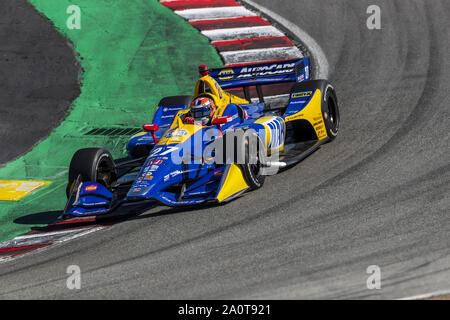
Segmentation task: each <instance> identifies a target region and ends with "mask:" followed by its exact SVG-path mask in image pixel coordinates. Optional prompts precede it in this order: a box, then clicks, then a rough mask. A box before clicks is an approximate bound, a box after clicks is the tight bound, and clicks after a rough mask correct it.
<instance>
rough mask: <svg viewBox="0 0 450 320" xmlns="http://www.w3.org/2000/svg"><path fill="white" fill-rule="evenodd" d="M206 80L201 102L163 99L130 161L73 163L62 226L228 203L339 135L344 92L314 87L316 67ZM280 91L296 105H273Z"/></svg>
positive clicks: (245, 69) (104, 157)
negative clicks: (137, 211)
mask: <svg viewBox="0 0 450 320" xmlns="http://www.w3.org/2000/svg"><path fill="white" fill-rule="evenodd" d="M199 71H200V78H199V79H198V81H197V84H196V86H195V91H194V96H171V97H166V98H163V99H162V100H161V101H160V103H159V104H158V107H157V109H156V112H155V114H154V117H153V121H152V123H149V124H144V125H143V130H144V131H143V132H141V133H138V134H136V135H134V136H133V137H131V138H130V139H129V141H128V143H127V151H128V153H129V156H128V158H127V159H125V160H120V161H117V160H116V161H115V160H114V159H113V158H112V156H111V154H110V153H109V152H108V151H107V150H105V149H101V148H87V149H81V150H78V151H77V152H76V153H75V154H74V156H73V158H72V161H71V163H70V169H69V177H68V185H67V189H66V190H67V196H68V201H67V204H66V207H65V209H64V213H63V215H62V216H61V218H62V219H66V218H73V217H84V216H93V215H105V214H109V213H111V212H113V211H114V210H116V209H117V208H119V207H121V206H122V205H124V204H127V205H130V204H137V203H144V202H151V203H155V202H156V203H159V204H163V205H166V206H187V205H198V204H201V203H205V202H216V203H225V202H228V201H231V200H233V199H236V198H237V197H239V196H240V195H242V194H243V193H244V192H246V191H251V190H255V189H258V188H261V187H262V186H263V184H264V181H265V177H266V176H267V175H271V174H275V173H277V172H278V171H279V170H281V169H285V168H287V167H289V166H291V165H292V164H295V163H297V162H299V161H301V160H302V159H304V158H305V157H307V156H308V155H310V154H311V153H312V152H314V151H315V150H317V149H318V148H319V147H320V146H321V145H322V144H324V143H326V142H329V141H331V140H333V139H335V138H336V136H337V134H338V130H339V122H340V118H339V108H338V100H337V96H336V93H335V90H334V88H333V87H332V86H331V85H330V84H329V83H328V81H326V80H310V61H309V59H308V58H303V59H296V60H287V61H283V62H275V63H260V64H247V65H242V66H236V67H226V68H220V69H212V70H209V69H208V67H207V66H205V65H203V66H200V68H199ZM280 84H284V85H288V86H290V88H291V89H290V92H289V94H288V95H287V96H288V102H287V103H284V104H281V105H280V104H278V105H274V104H270V103H267V102H265V98H266V97H264V95H263V89H264V88H265V86H269V85H272V86H273V85H280ZM251 90H253V92H256V93H257V97H255V98H253V99H252V96H251V94H250V91H251Z"/></svg>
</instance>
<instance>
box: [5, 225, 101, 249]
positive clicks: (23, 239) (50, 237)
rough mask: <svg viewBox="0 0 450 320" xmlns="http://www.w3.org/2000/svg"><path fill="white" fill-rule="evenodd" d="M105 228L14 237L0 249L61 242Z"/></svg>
mask: <svg viewBox="0 0 450 320" xmlns="http://www.w3.org/2000/svg"><path fill="white" fill-rule="evenodd" d="M104 228H105V227H94V228H79V229H71V230H64V231H55V232H47V233H36V234H30V235H23V236H18V237H15V238H14V239H12V240H9V241H5V242H3V243H1V244H0V248H10V247H16V246H26V245H34V244H40V243H45V242H48V241H51V242H62V241H67V240H71V239H75V238H78V237H81V236H83V235H85V234H88V233H91V232H94V231H98V230H101V229H104Z"/></svg>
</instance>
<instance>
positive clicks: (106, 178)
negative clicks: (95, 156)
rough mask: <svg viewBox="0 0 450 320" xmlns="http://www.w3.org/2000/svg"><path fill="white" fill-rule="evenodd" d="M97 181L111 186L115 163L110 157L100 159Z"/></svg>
mask: <svg viewBox="0 0 450 320" xmlns="http://www.w3.org/2000/svg"><path fill="white" fill-rule="evenodd" d="M96 182H98V183H100V184H102V185H104V186H105V187H107V188H109V187H111V184H112V182H113V164H112V163H111V161H110V159H109V158H108V157H103V159H100V161H99V162H98V165H97V169H96Z"/></svg>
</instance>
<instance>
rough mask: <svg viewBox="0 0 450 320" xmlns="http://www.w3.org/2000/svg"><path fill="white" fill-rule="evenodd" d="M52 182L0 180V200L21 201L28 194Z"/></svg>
mask: <svg viewBox="0 0 450 320" xmlns="http://www.w3.org/2000/svg"><path fill="white" fill-rule="evenodd" d="M50 183H51V181H20V180H0V200H1V201H19V200H20V199H22V198H23V197H25V196H26V195H28V194H30V193H32V192H33V191H35V190H37V189H39V188H42V187H43V186H46V185H48V184H50Z"/></svg>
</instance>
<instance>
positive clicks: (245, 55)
mask: <svg viewBox="0 0 450 320" xmlns="http://www.w3.org/2000/svg"><path fill="white" fill-rule="evenodd" d="M220 54H221V55H222V57H223V60H224V62H225V64H238V63H247V62H261V61H269V60H280V59H295V58H303V54H302V53H301V51H300V50H299V49H298V48H297V47H280V48H264V49H253V50H243V51H224V52H221V53H220Z"/></svg>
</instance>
